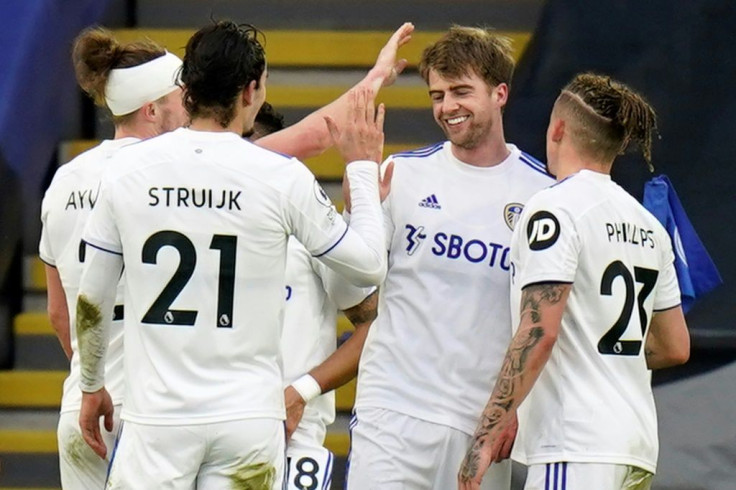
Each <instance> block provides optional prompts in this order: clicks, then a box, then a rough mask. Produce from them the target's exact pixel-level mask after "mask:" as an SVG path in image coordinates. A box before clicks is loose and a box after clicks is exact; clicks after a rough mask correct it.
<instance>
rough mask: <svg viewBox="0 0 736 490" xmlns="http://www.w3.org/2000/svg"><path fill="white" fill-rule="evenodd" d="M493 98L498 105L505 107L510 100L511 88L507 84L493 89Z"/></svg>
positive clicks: (500, 84) (501, 84)
mask: <svg viewBox="0 0 736 490" xmlns="http://www.w3.org/2000/svg"><path fill="white" fill-rule="evenodd" d="M493 97H494V99H495V100H496V103H497V104H498V105H500V106H501V107H503V106H505V105H506V102H508V100H509V86H508V85H507V84H505V83H499V84H498V85H496V88H494V89H493Z"/></svg>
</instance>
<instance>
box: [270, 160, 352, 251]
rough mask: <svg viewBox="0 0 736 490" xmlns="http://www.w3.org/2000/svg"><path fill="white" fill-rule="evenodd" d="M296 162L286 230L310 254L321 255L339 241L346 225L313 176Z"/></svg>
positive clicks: (286, 196) (288, 204)
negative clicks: (287, 229)
mask: <svg viewBox="0 0 736 490" xmlns="http://www.w3.org/2000/svg"><path fill="white" fill-rule="evenodd" d="M295 162H296V163H297V165H294V166H292V167H291V168H292V169H293V172H294V175H293V180H292V183H291V186H290V188H289V192H288V194H287V195H285V196H284V198H285V209H286V219H287V226H288V228H289V231H290V232H291V233H293V234H294V236H296V237H297V239H298V240H299V241H300V242H301V243H302V245H304V248H306V249H307V250H308V251H309V253H311V254H312V255H321V254H324V253H325V252H326V251H328V250H329V249H330V248H332V247H334V246H335V245H336V244H337V243H338V242H339V241H340V239H341V238H342V236H343V235H344V234H345V232H346V230H347V224H346V223H345V221H344V220H343V219H342V216H340V214H339V213H338V212H337V210H336V209H335V206H333V205H332V201H330V198H329V197H328V196H327V193H325V191H324V190H323V189H322V187H321V186H320V185H319V183H318V182H317V179H315V178H314V175H313V174H312V173H311V172H310V171H309V170H308V169H307V168H306V166H304V165H303V164H301V163H299V162H298V161H296V160H295Z"/></svg>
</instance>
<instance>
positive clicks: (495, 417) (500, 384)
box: [460, 284, 565, 481]
mask: <svg viewBox="0 0 736 490" xmlns="http://www.w3.org/2000/svg"><path fill="white" fill-rule="evenodd" d="M564 290H565V285H562V284H539V285H532V286H529V287H527V288H525V289H524V290H523V291H522V296H521V315H522V317H524V315H528V316H529V318H530V319H531V321H532V323H533V324H535V325H533V326H532V327H531V328H528V329H526V330H525V331H523V332H520V333H519V334H517V335H515V336H514V338H513V339H512V340H511V345H510V346H509V348H508V351H507V352H506V357H505V358H504V361H503V365H502V366H501V372H500V373H499V375H498V378H497V379H496V386H495V388H494V389H493V394H492V395H491V399H490V400H489V401H488V404H487V405H486V408H485V410H484V411H483V414H482V415H481V420H480V423H479V425H478V428H477V429H476V431H475V436H474V437H473V444H472V445H471V447H470V448H469V449H468V452H467V453H466V455H465V459H464V460H463V464H462V466H461V468H460V478H461V480H463V481H469V480H470V479H472V478H473V477H474V476H475V475H476V474H477V473H478V469H479V468H478V466H479V463H480V451H481V449H482V448H483V446H484V445H485V444H487V443H490V441H489V436H490V432H491V430H492V429H493V428H494V427H496V426H498V424H499V423H500V422H501V421H502V420H503V419H504V417H505V416H506V415H508V413H509V412H510V410H511V408H512V407H513V406H514V402H515V401H516V398H517V396H518V395H517V393H516V389H517V387H518V386H519V384H520V383H521V378H522V375H523V373H524V369H525V368H526V364H527V361H528V358H529V354H530V352H531V350H532V349H533V348H534V346H536V345H537V344H538V343H539V341H540V340H541V339H542V337H543V336H544V328H543V327H542V326H540V325H536V324H538V323H539V322H540V321H541V320H542V311H541V309H542V306H543V305H553V304H557V303H559V302H560V301H561V300H562V296H563V293H564Z"/></svg>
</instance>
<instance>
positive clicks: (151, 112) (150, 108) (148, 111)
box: [141, 102, 158, 122]
mask: <svg viewBox="0 0 736 490" xmlns="http://www.w3.org/2000/svg"><path fill="white" fill-rule="evenodd" d="M141 113H142V114H143V118H144V119H145V120H146V121H149V122H153V121H155V120H156V115H157V113H158V112H157V110H156V105H155V104H154V103H153V102H146V104H145V105H144V106H143V107H141Z"/></svg>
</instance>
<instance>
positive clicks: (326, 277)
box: [312, 259, 376, 310]
mask: <svg viewBox="0 0 736 490" xmlns="http://www.w3.org/2000/svg"><path fill="white" fill-rule="evenodd" d="M312 269H313V270H314V272H315V273H316V274H317V275H318V276H319V277H320V278H321V279H322V284H323V286H324V288H325V292H326V293H327V296H329V298H330V299H331V300H332V302H333V303H335V305H336V306H337V308H338V309H340V310H347V309H348V308H352V307H353V306H355V305H357V304H359V303H360V302H361V301H363V300H364V299H365V298H367V297H368V296H369V295H370V294H371V293H372V292H373V291H375V290H376V288H375V287H367V288H361V287H358V286H355V285H353V284H352V283H351V282H350V281H348V280H347V279H345V277H343V276H341V275H340V274H338V273H337V272H335V271H333V270H332V269H330V268H329V267H327V266H326V265H324V264H323V263H321V262H320V261H319V260H317V259H312Z"/></svg>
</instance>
